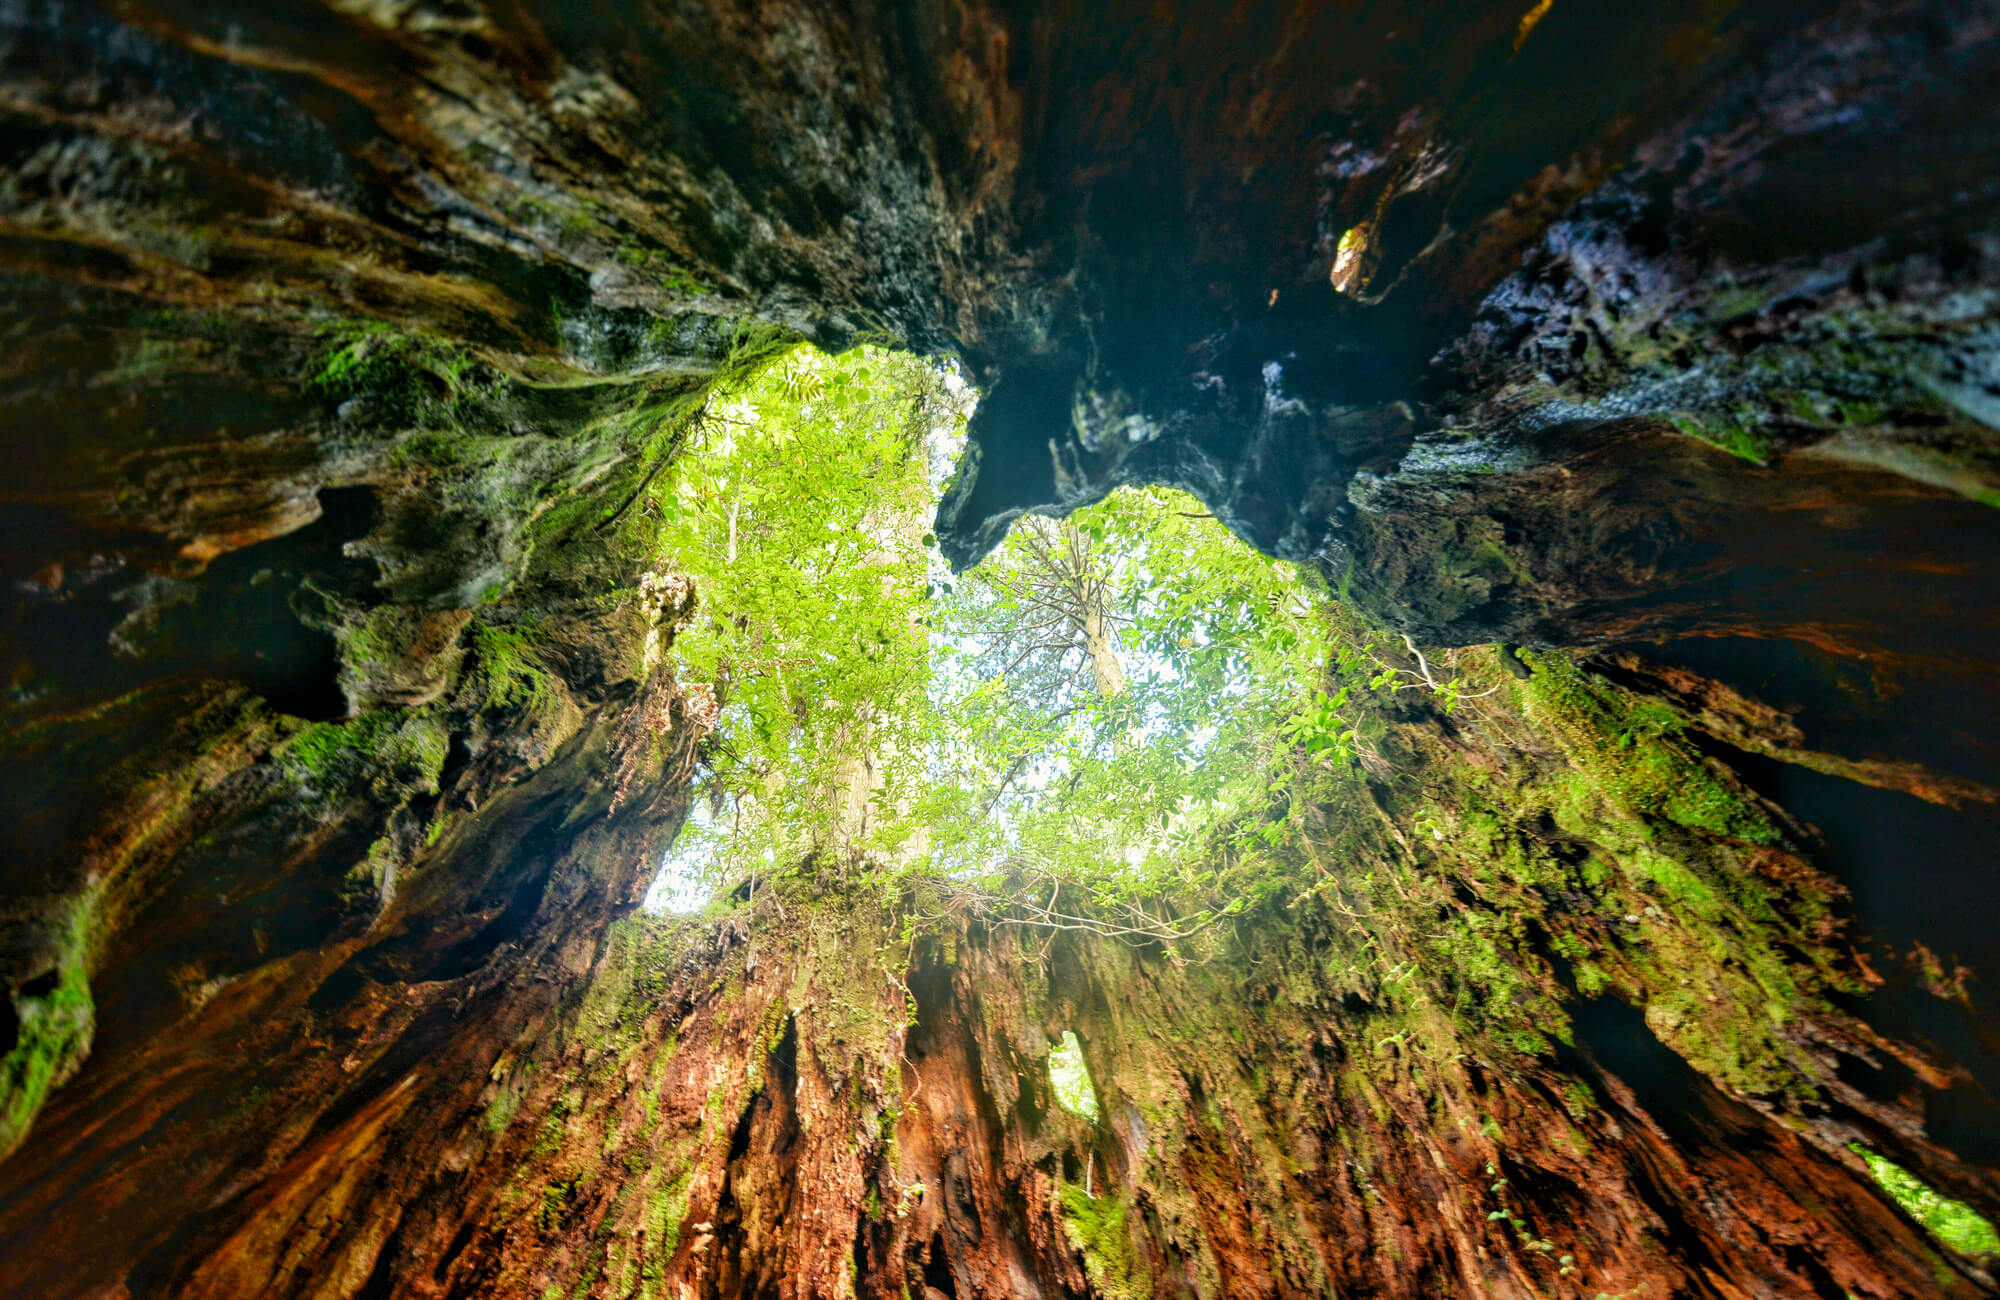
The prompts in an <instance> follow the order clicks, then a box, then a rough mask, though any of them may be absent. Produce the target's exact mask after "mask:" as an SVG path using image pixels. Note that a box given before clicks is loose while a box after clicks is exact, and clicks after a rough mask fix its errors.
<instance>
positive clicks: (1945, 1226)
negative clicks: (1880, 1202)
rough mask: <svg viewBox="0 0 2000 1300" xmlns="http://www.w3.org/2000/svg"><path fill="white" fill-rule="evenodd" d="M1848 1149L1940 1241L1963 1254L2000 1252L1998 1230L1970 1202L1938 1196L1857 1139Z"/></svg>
mask: <svg viewBox="0 0 2000 1300" xmlns="http://www.w3.org/2000/svg"><path fill="white" fill-rule="evenodd" d="M1848 1149H1849V1150H1850V1151H1852V1152H1854V1154H1856V1155H1858V1156H1860V1157H1861V1158H1862V1159H1863V1160H1864V1161H1866V1162H1867V1164H1868V1172H1869V1173H1871V1174H1873V1175H1875V1181H1876V1182H1878V1183H1880V1184H1882V1188H1883V1190H1884V1191H1886V1192H1888V1193H1889V1195H1891V1196H1893V1197H1895V1198H1896V1204H1898V1205H1900V1206H1902V1207H1903V1209H1904V1211H1905V1212H1906V1213H1907V1214H1908V1215H1909V1216H1910V1217H1911V1218H1913V1219H1915V1220H1916V1221H1917V1222H1918V1223H1921V1224H1923V1225H1924V1227H1926V1228H1929V1229H1930V1230H1931V1231H1932V1232H1934V1233H1936V1234H1937V1237H1938V1240H1939V1241H1942V1242H1943V1243H1944V1244H1945V1245H1947V1246H1949V1247H1951V1248H1952V1249H1953V1250H1955V1251H1958V1252H1959V1253H1961V1254H1965V1255H1977V1256H1994V1255H2000V1233H1996V1232H1995V1231H1994V1229H1993V1225H1992V1224H1991V1223H1990V1222H1988V1221H1987V1220H1986V1219H1985V1218H1983V1217H1982V1216H1981V1215H1980V1214H1979V1212H1978V1211H1976V1210H1974V1209H1973V1208H1972V1207H1971V1206H1969V1205H1967V1204H1965V1203H1964V1202H1963V1201H1954V1200H1951V1199H1949V1198H1948V1197H1944V1196H1940V1195H1939V1194H1938V1193H1937V1192H1935V1191H1933V1190H1931V1189H1930V1188H1929V1187H1927V1186H1925V1185H1924V1183H1923V1182H1922V1181H1920V1180H1919V1179H1918V1178H1917V1177H1916V1175H1914V1174H1912V1173H1910V1172H1909V1171H1908V1170H1907V1169H1904V1168H1903V1167H1902V1166H1901V1165H1898V1164H1896V1163H1894V1162H1892V1161H1890V1160H1888V1159H1887V1158H1885V1157H1883V1156H1878V1155H1876V1154H1875V1153H1874V1152H1873V1151H1870V1150H1868V1149H1867V1148H1866V1147H1864V1146H1862V1145H1860V1144H1859V1143H1853V1144H1850V1146H1849V1147H1848Z"/></svg>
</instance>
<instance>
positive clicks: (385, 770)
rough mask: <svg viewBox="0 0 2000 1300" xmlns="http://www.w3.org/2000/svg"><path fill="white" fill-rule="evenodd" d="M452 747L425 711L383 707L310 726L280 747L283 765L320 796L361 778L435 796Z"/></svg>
mask: <svg viewBox="0 0 2000 1300" xmlns="http://www.w3.org/2000/svg"><path fill="white" fill-rule="evenodd" d="M450 746H451V733H450V732H449V731H448V730H447V729H446V727H445V725H444V723H443V722H441V721H440V720H438V719H437V718H435V717H432V716H431V715H430V714H429V713H428V712H426V711H424V710H421V709H419V710H397V709H383V710H379V711H377V712H375V713H369V714H364V715H362V716H361V717H359V718H353V719H350V720H348V721H345V722H315V723H312V724H310V725H308V726H306V727H304V728H302V729H301V730H300V731H299V733H298V734H297V735H295V736H293V737H292V739H291V740H290V741H289V742H288V743H287V744H286V745H285V747H284V751H283V752H284V757H285V761H286V762H288V763H289V764H291V765H292V767H293V769H294V771H296V772H297V773H298V774H299V775H300V776H301V777H302V778H303V779H305V780H306V781H308V782H309V783H310V784H312V785H313V786H315V787H317V788H318V789H319V790H320V791H321V792H322V793H325V794H331V793H334V792H336V791H340V790H344V789H347V788H349V787H351V786H353V785H355V784H358V783H359V782H361V781H363V780H368V781H372V782H374V783H375V784H376V785H377V786H380V787H388V786H402V787H404V788H407V789H410V790H421V791H423V792H425V793H430V794H435V793H436V792H437V788H438V785H437V782H438V776H439V774H440V773H442V772H443V771H444V763H445V758H446V756H447V754H448V753H449V751H450Z"/></svg>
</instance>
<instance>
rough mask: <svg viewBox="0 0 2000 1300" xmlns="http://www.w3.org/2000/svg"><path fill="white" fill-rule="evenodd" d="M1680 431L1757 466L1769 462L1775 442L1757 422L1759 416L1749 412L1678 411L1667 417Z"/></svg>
mask: <svg viewBox="0 0 2000 1300" xmlns="http://www.w3.org/2000/svg"><path fill="white" fill-rule="evenodd" d="M1667 420H1668V423H1670V424H1672V425H1673V426H1674V428H1675V430H1676V431H1678V432H1679V433H1682V434H1684V435H1686V436H1687V437H1690V438H1694V439H1696V440H1698V441H1700V442H1705V443H1707V444H1708V445H1709V446H1711V447H1714V448H1716V449H1717V450H1719V451H1726V452H1728V453H1729V454H1730V455H1732V456H1738V457H1741V458H1742V459H1744V460H1747V461H1749V462H1750V463H1751V464H1753V465H1767V464H1769V463H1770V460H1771V452H1772V450H1773V449H1774V447H1775V444H1774V443H1773V442H1772V441H1771V439H1770V437H1769V436H1767V435H1766V434H1765V433H1764V431H1763V429H1762V428H1761V427H1760V426H1759V425H1758V423H1757V417H1756V416H1755V415H1754V414H1752V413H1747V412H1740V411H1739V412H1731V413H1727V414H1718V413H1712V412H1711V413H1707V414H1703V415H1699V416H1696V415H1689V414H1686V413H1676V414H1673V415H1670V416H1668V417H1667Z"/></svg>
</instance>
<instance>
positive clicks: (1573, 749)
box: [1519, 650, 1779, 844]
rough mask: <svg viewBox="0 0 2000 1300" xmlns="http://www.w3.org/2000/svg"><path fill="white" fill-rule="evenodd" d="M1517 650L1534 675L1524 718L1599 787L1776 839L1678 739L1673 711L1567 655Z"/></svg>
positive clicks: (1631, 801)
mask: <svg viewBox="0 0 2000 1300" xmlns="http://www.w3.org/2000/svg"><path fill="white" fill-rule="evenodd" d="M1519 653H1520V655H1521V657H1522V659H1523V660H1524V661H1525V662H1527V663H1528V664H1529V665H1530V667H1531V668H1532V669H1533V672H1534V675H1533V677H1532V678H1531V679H1530V680H1529V681H1528V682H1527V683H1525V684H1524V685H1523V686H1522V687H1521V693H1522V697H1523V703H1524V704H1525V705H1526V706H1527V712H1528V715H1529V717H1530V718H1531V719H1532V720H1534V721H1537V722H1541V723H1544V724H1546V725H1548V727H1549V729H1550V730H1551V731H1553V732H1554V733H1555V735H1556V737H1557V738H1558V739H1559V740H1560V741H1561V743H1562V745H1563V747H1564V749H1565V750H1567V751H1568V753H1569V755H1570V757H1571V758H1572V759H1573V760H1575V762H1576V764H1577V767H1578V768H1579V770H1580V771H1581V773H1582V774H1583V776H1584V777H1585V778H1587V779H1588V781H1589V783H1590V785H1591V786H1592V787H1594V788H1595V789H1596V790H1597V791H1598V792H1600V793H1602V794H1603V795H1605V796H1606V797H1608V798H1610V799H1612V800H1613V801H1615V802H1616V803H1618V804H1620V805H1622V806H1624V807H1625V808H1626V809H1628V810H1629V811H1631V812H1634V813H1637V814H1640V815H1642V816H1643V815H1652V816H1661V817H1665V818H1666V819H1667V820H1669V821H1673V822H1677V823H1679V824H1680V825H1682V826H1685V827H1688V828H1689V829H1691V830H1699V831H1704V832H1706V833H1708V834H1711V835H1718V836H1725V837H1728V838H1731V839H1739V840H1747V841H1749V842H1750V843H1752V844H1774V843H1776V842H1777V841H1778V839H1779V835H1778V830H1777V828H1776V827H1775V826H1773V825H1772V824H1771V822H1770V819H1769V818H1767V817H1765V816H1764V815H1763V814H1762V813H1761V812H1759V811H1757V810H1756V809H1755V808H1754V807H1752V806H1751V805H1750V803H1749V802H1748V801H1747V800H1745V799H1744V797H1743V796H1742V795H1741V794H1739V793H1738V792H1737V791H1736V790H1734V789H1732V788H1731V787H1729V786H1728V785H1726V784H1724V783H1723V781H1722V780H1721V779H1720V778H1719V777H1718V776H1717V775H1716V774H1715V773H1714V772H1713V771H1712V770H1711V769H1710V768H1709V767H1708V765H1707V764H1706V763H1704V762H1702V761H1701V760H1699V759H1698V758H1697V757H1696V756H1695V755H1694V754H1693V753H1692V752H1690V751H1689V750H1688V748H1687V747H1686V746H1685V745H1684V744H1681V743H1679V741H1678V737H1679V734H1680V731H1681V728H1682V726H1683V725H1684V724H1683V723H1682V721H1681V719H1680V717H1679V715H1678V714H1676V713H1674V712H1673V710H1671V709H1669V708H1667V707H1666V706H1664V705H1661V704H1657V703H1654V702H1652V701H1648V700H1642V699H1639V698H1638V697H1636V696H1631V695H1628V694H1626V693H1625V692H1623V691H1620V690H1619V689H1618V688H1616V687H1614V686H1612V685H1611V684H1610V683H1608V682H1604V681H1602V680H1601V679H1597V678H1594V677H1592V676H1591V675H1590V674H1588V673H1585V672H1584V671H1583V670H1582V669H1580V668H1578V667H1577V666H1576V665H1575V664H1574V663H1573V662H1571V661H1570V660H1569V659H1568V658H1567V657H1566V656H1564V655H1561V654H1556V653H1552V652H1547V653H1540V654H1538V653H1536V652H1535V651H1532V650H1523V651H1520V652H1519Z"/></svg>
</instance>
